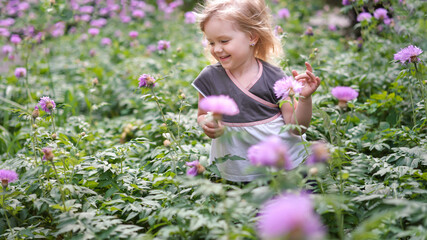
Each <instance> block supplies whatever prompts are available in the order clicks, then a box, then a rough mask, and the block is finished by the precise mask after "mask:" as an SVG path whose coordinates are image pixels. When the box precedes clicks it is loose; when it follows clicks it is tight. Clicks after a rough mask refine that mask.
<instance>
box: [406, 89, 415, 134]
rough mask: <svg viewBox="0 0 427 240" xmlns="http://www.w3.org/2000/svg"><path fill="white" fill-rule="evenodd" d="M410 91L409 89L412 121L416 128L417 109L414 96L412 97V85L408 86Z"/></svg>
mask: <svg viewBox="0 0 427 240" xmlns="http://www.w3.org/2000/svg"><path fill="white" fill-rule="evenodd" d="M408 89H409V98H410V99H411V107H412V121H413V123H414V126H415V124H416V120H415V118H416V116H415V108H414V99H413V96H412V87H411V85H410V84H409V86H408Z"/></svg>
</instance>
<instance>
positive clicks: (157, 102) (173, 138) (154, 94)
mask: <svg viewBox="0 0 427 240" xmlns="http://www.w3.org/2000/svg"><path fill="white" fill-rule="evenodd" d="M150 89H151V93H152V94H153V96H154V100H155V101H156V104H157V108H158V109H159V111H160V114H161V115H162V119H163V122H164V123H165V124H166V129H167V131H168V132H169V134H170V136H171V138H172V140H173V141H174V142H175V144H177V146H178V148H179V149H180V150H181V152H182V153H183V152H184V151H183V149H182V148H181V145H180V144H179V143H178V142H177V140H176V138H175V135H174V134H173V133H172V131H171V130H170V129H169V127H168V126H167V121H166V117H165V115H164V114H163V111H162V108H161V106H160V103H159V101H158V100H157V95H156V92H154V89H153V87H151V88H150ZM172 149H173V150H174V152H175V154H176V156H177V158H178V153H177V152H176V150H175V148H174V147H173V148H172ZM172 159H173V172H174V173H175V174H176V166H177V159H174V158H172Z"/></svg>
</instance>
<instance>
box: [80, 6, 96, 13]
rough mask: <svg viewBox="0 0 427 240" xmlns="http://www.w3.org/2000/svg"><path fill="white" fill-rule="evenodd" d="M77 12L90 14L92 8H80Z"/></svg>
mask: <svg viewBox="0 0 427 240" xmlns="http://www.w3.org/2000/svg"><path fill="white" fill-rule="evenodd" d="M79 11H80V12H81V13H92V12H93V7H92V6H81V7H80V9H79Z"/></svg>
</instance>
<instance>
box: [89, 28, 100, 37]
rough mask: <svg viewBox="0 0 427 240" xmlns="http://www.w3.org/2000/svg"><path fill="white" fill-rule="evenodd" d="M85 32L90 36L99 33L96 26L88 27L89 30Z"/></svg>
mask: <svg viewBox="0 0 427 240" xmlns="http://www.w3.org/2000/svg"><path fill="white" fill-rule="evenodd" d="M87 32H88V33H89V34H90V35H92V36H96V35H98V34H99V29H98V28H89V30H87Z"/></svg>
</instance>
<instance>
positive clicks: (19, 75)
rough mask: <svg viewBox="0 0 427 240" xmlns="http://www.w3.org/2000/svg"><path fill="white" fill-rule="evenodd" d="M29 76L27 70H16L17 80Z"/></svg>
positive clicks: (20, 68)
mask: <svg viewBox="0 0 427 240" xmlns="http://www.w3.org/2000/svg"><path fill="white" fill-rule="evenodd" d="M26 75H27V69H25V68H22V67H19V68H16V69H15V76H16V77H17V78H22V77H25V76H26Z"/></svg>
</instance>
